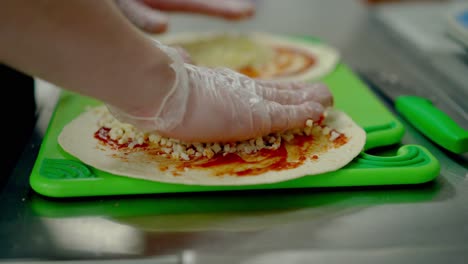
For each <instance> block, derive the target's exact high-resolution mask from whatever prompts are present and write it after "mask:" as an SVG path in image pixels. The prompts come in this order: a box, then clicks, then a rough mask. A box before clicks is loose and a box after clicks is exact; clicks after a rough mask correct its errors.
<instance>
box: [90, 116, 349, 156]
mask: <svg viewBox="0 0 468 264" xmlns="http://www.w3.org/2000/svg"><path fill="white" fill-rule="evenodd" d="M95 111H96V114H98V115H99V117H98V126H99V127H106V128H108V129H110V131H109V137H110V138H111V139H112V140H115V141H116V142H118V143H119V144H128V148H134V147H135V146H137V145H142V144H144V143H148V144H154V145H155V146H159V147H160V150H161V151H162V152H163V153H164V154H163V155H165V156H167V157H170V158H173V159H178V160H185V161H189V160H192V159H197V158H201V157H207V158H212V157H213V156H214V155H216V154H222V155H227V154H228V153H238V154H250V153H256V152H258V151H260V150H262V149H268V150H276V149H278V148H279V147H280V146H281V142H282V140H284V141H286V142H291V141H292V140H293V139H294V137H295V136H296V135H306V136H310V135H312V134H314V133H316V134H320V133H321V134H323V135H329V139H330V141H334V140H335V139H337V138H338V137H339V136H340V133H338V132H336V131H334V130H331V129H330V128H328V127H326V126H322V125H320V126H319V125H315V124H314V122H313V120H307V121H306V127H305V128H304V129H292V130H288V131H285V132H283V133H274V134H270V135H267V136H264V137H258V138H254V139H250V140H245V141H239V142H231V143H189V142H183V141H180V140H177V139H172V138H166V137H163V136H161V135H158V134H156V133H153V132H152V133H143V132H141V131H138V130H137V129H136V128H135V127H134V126H132V125H129V124H125V123H121V122H120V121H118V120H117V119H115V118H114V117H113V116H112V115H111V114H110V112H109V111H108V110H107V109H106V108H97V109H96V110H95Z"/></svg>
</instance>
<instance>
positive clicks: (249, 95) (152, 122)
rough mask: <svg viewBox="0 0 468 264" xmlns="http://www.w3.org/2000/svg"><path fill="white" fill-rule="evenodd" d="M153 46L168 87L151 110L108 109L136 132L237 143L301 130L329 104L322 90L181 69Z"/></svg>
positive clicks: (158, 90)
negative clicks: (162, 59) (166, 67)
mask: <svg viewBox="0 0 468 264" xmlns="http://www.w3.org/2000/svg"><path fill="white" fill-rule="evenodd" d="M156 45H157V47H158V48H159V49H161V50H162V51H163V52H164V53H165V54H167V56H168V57H169V58H170V60H171V61H172V63H171V68H172V70H173V73H175V74H172V73H171V74H168V76H167V78H168V79H170V78H172V80H171V81H170V82H168V85H164V86H159V87H154V94H155V96H154V97H155V98H154V104H152V105H142V106H141V108H139V109H137V110H136V109H130V108H129V109H126V110H123V109H122V108H120V109H119V108H117V107H115V106H111V105H108V108H109V110H110V112H111V113H112V114H113V115H114V116H115V117H116V118H117V119H119V120H120V121H122V122H126V123H130V124H133V125H135V126H137V127H139V128H140V129H143V130H146V131H153V130H155V131H157V132H158V133H159V134H161V135H163V136H166V137H171V138H177V139H180V140H183V141H187V142H228V141H238V140H245V139H250V138H254V137H258V136H263V135H267V134H269V133H272V132H280V131H283V130H286V129H292V128H299V127H305V123H306V120H307V119H313V120H318V119H319V118H320V115H321V114H322V113H323V111H324V109H325V108H326V107H329V106H331V105H332V104H333V97H332V94H331V93H330V91H329V90H328V88H327V87H326V86H325V85H323V84H309V83H302V82H273V81H259V80H254V79H251V78H249V77H247V76H245V75H242V74H239V73H237V72H235V71H233V70H230V69H227V68H216V69H211V68H205V67H199V66H195V65H191V64H187V63H184V62H183V58H182V56H181V55H180V54H179V53H178V51H177V50H176V49H174V48H171V47H168V46H165V45H162V44H161V43H159V42H156ZM155 74H162V73H155ZM162 91H164V92H162ZM156 94H158V95H161V94H163V95H164V96H156ZM147 96H148V95H147Z"/></svg>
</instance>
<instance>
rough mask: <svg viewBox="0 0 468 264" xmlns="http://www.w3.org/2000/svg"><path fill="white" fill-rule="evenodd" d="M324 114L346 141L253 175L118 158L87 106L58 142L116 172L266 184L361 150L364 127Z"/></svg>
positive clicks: (335, 163)
mask: <svg viewBox="0 0 468 264" xmlns="http://www.w3.org/2000/svg"><path fill="white" fill-rule="evenodd" d="M327 114H328V115H327V118H326V124H327V126H328V127H330V128H332V129H336V130H337V131H339V132H341V133H344V134H345V135H346V136H347V138H348V142H347V143H346V144H344V145H342V146H340V147H338V148H332V149H330V150H328V151H326V152H324V153H318V155H319V158H318V159H317V160H312V159H310V160H307V161H306V162H304V164H302V165H300V166H299V167H297V168H294V169H287V170H280V171H268V172H265V173H262V174H259V175H253V176H249V175H245V176H242V177H240V176H237V175H223V176H215V175H212V174H210V173H209V171H207V170H205V169H190V170H185V171H182V172H180V173H178V175H177V176H174V174H173V173H172V172H170V171H162V170H160V169H159V166H158V164H154V163H150V162H147V160H145V159H144V158H142V156H139V155H144V154H143V153H136V154H134V155H128V159H127V160H126V161H122V160H121V159H118V158H115V156H116V155H118V154H119V153H118V150H113V149H110V148H104V147H102V145H100V144H99V143H100V142H99V141H98V140H97V139H96V138H95V137H94V133H95V132H96V131H97V130H98V129H99V127H98V125H97V124H98V115H96V114H95V112H94V111H91V110H90V111H86V112H84V113H82V114H81V115H79V116H78V117H77V118H75V119H74V120H72V121H71V122H70V123H68V124H67V125H66V126H65V127H64V128H63V130H62V131H61V133H60V135H59V137H58V143H59V144H60V146H61V147H62V148H63V150H64V151H66V152H68V153H69V154H71V155H72V156H74V157H76V158H77V159H79V160H81V161H82V162H83V163H85V164H87V165H89V166H92V167H94V168H96V169H99V170H102V171H105V172H108V173H111V174H114V175H117V176H123V177H131V178H138V179H145V180H150V181H156V182H165V183H176V184H186V185H207V186H208V185H212V186H222V185H253V184H268V183H275V182H281V181H286V180H292V179H295V178H299V177H303V176H306V175H316V174H321V173H325V172H330V171H335V170H338V169H340V168H342V167H344V166H345V165H346V164H348V163H349V162H351V161H352V160H353V159H354V158H355V157H356V156H357V155H358V154H359V153H360V152H361V150H362V149H363V146H364V144H365V140H366V134H365V132H364V130H363V129H362V128H361V127H359V126H358V125H357V124H356V123H355V122H354V121H353V120H352V119H351V118H350V117H349V116H347V115H346V114H345V113H344V112H341V111H339V110H336V109H333V110H330V111H329V112H328V113H327Z"/></svg>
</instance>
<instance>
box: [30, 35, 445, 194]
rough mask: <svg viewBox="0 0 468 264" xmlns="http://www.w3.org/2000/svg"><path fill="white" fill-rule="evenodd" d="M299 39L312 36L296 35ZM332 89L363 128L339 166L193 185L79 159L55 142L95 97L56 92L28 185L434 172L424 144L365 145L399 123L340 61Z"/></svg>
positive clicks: (402, 180)
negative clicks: (354, 153)
mask: <svg viewBox="0 0 468 264" xmlns="http://www.w3.org/2000/svg"><path fill="white" fill-rule="evenodd" d="M301 40H302V41H316V40H314V39H308V38H302V39H301ZM321 81H323V82H324V83H326V84H327V85H328V86H329V88H330V90H331V91H332V93H333V95H334V99H335V107H336V108H338V109H341V110H343V111H345V112H346V113H348V114H349V115H350V116H351V118H353V119H354V120H355V121H356V123H357V124H359V125H360V126H361V127H363V128H364V130H365V131H366V133H367V139H366V145H365V147H364V151H363V152H362V153H361V154H360V155H359V156H358V157H356V158H355V159H354V160H353V161H352V162H351V163H349V164H348V165H347V166H345V167H344V168H342V169H340V170H337V171H334V172H329V173H324V174H320V175H314V176H305V177H301V178H298V179H294V180H289V181H284V182H279V183H273V184H258V185H245V186H197V185H183V184H171V183H162V182H153V181H148V180H141V179H134V178H130V177H125V175H122V176H121V175H113V174H110V173H107V172H104V171H100V170H97V169H95V168H92V167H89V166H87V165H85V164H83V163H81V162H80V161H79V160H78V159H76V158H75V157H72V156H70V155H69V154H67V153H65V152H64V151H63V150H62V149H61V147H60V146H59V144H58V143H57V137H58V135H59V134H60V132H61V130H62V128H63V127H64V126H65V125H66V124H67V123H69V122H70V121H72V119H73V118H75V117H77V116H78V115H79V114H81V113H82V112H83V111H84V110H86V108H87V107H89V106H97V105H100V104H101V102H99V101H96V100H94V99H91V98H88V97H84V96H81V95H78V94H75V93H71V92H68V91H62V93H61V95H60V98H59V101H58V103H57V105H56V107H55V111H54V114H53V115H52V118H51V120H50V123H49V126H48V129H47V131H46V133H45V135H44V139H43V142H42V144H41V147H40V150H39V153H38V156H37V159H36V162H35V164H34V167H33V170H32V172H31V176H30V185H31V187H32V188H33V189H34V190H35V191H36V192H37V193H39V194H42V195H45V196H50V197H83V196H108V195H127V194H128V195H130V194H151V193H182V192H205V191H223V190H254V189H281V188H307V187H338V186H341V187H342V186H373V185H396V184H420V183H424V182H428V181H431V180H432V179H434V178H435V177H437V175H439V171H440V164H439V162H438V161H437V159H436V158H435V157H434V156H433V155H432V154H431V153H430V152H429V151H428V150H427V149H425V148H423V147H422V146H418V145H406V146H402V147H400V148H399V149H398V151H396V153H395V154H394V155H390V156H389V155H385V156H376V155H371V154H368V153H365V151H366V150H369V149H372V148H377V147H382V146H389V145H394V144H398V143H399V142H400V140H401V138H402V137H403V135H404V132H405V130H404V127H403V125H402V124H401V123H400V122H399V121H398V119H396V118H395V117H394V116H393V114H392V113H391V112H390V111H389V110H388V109H387V108H386V107H385V106H384V105H383V104H382V103H381V102H380V101H379V100H378V98H377V97H376V96H375V95H374V94H373V93H372V91H370V89H369V88H368V87H367V86H366V85H365V84H364V83H363V82H362V81H361V80H360V79H359V78H358V77H357V76H356V75H355V74H354V73H353V72H352V71H351V70H350V69H349V68H348V67H347V66H346V65H344V64H343V63H340V64H339V65H338V66H337V68H336V70H335V71H333V72H332V73H330V74H328V75H327V76H325V77H324V78H322V79H321Z"/></svg>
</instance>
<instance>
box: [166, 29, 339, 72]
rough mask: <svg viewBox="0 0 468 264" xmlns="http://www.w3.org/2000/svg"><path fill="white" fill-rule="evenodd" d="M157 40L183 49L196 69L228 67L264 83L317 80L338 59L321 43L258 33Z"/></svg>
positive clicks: (171, 36) (172, 36) (176, 36)
mask: <svg viewBox="0 0 468 264" xmlns="http://www.w3.org/2000/svg"><path fill="white" fill-rule="evenodd" d="M157 40H159V41H161V42H162V43H164V44H167V45H172V46H180V47H182V48H184V49H185V50H186V51H187V52H188V53H189V54H190V55H191V57H192V60H193V63H194V64H196V65H200V66H206V67H228V68H231V69H233V70H236V71H238V72H240V73H243V74H245V75H247V76H249V77H252V78H257V79H265V80H287V81H288V80H299V81H312V80H317V79H319V78H321V77H324V76H325V75H327V74H329V73H330V72H332V71H333V70H334V69H335V68H336V66H337V64H338V62H339V57H340V55H339V52H338V51H337V50H336V49H335V48H333V47H331V46H330V45H326V44H324V43H320V42H312V41H308V42H306V41H303V40H300V39H296V38H287V37H283V36H276V35H273V34H267V33H259V32H252V33H239V32H237V33H226V32H196V33H178V34H168V35H165V36H162V37H159V38H157Z"/></svg>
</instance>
